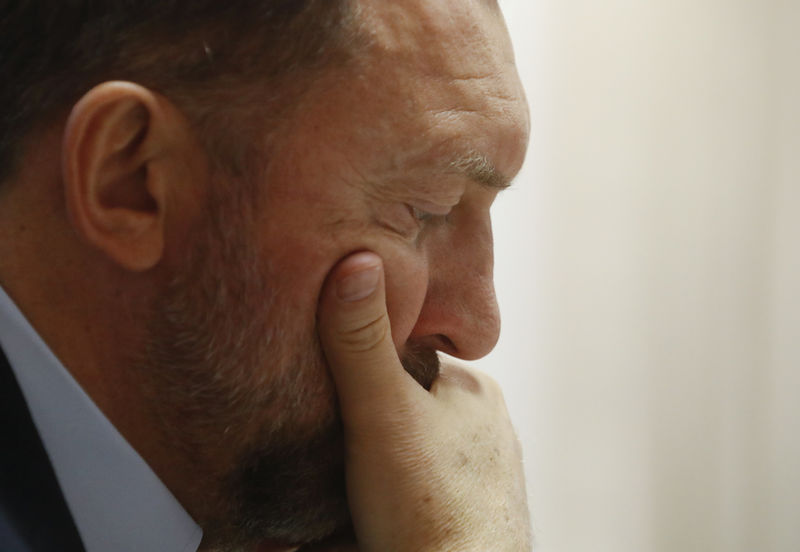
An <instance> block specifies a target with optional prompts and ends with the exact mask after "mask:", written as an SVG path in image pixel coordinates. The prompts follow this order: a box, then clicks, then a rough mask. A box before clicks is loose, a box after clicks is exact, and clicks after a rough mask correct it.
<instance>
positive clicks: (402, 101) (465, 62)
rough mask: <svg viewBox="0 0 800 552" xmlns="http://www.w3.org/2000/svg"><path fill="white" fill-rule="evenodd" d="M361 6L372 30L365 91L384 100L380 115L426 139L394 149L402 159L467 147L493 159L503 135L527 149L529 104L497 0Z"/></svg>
mask: <svg viewBox="0 0 800 552" xmlns="http://www.w3.org/2000/svg"><path fill="white" fill-rule="evenodd" d="M360 7H361V17H362V21H363V25H364V27H365V31H366V34H367V36H368V46H367V48H366V49H367V52H366V53H365V55H364V56H363V57H362V58H361V59H362V61H363V67H364V72H363V73H362V82H363V83H364V85H365V86H366V89H365V90H364V91H363V92H364V96H363V97H368V95H373V96H378V97H383V98H385V103H384V106H383V107H384V109H383V112H382V117H381V118H380V119H381V120H382V121H384V122H385V123H386V124H387V125H392V126H394V127H395V128H403V127H411V128H409V129H408V130H410V131H411V132H412V133H413V132H416V133H418V134H415V135H416V136H419V137H420V138H425V139H420V140H418V141H416V142H413V141H412V142H409V141H406V142H405V144H404V147H403V148H400V149H398V150H396V151H397V153H396V155H397V158H396V162H397V163H398V165H405V163H404V161H406V160H408V161H417V162H420V163H422V162H424V161H426V159H425V158H426V157H427V158H429V159H427V160H428V161H430V160H433V159H442V160H443V161H448V162H450V161H451V158H453V157H455V158H458V157H459V154H462V153H466V152H478V153H480V154H487V155H488V156H489V157H491V158H494V157H496V156H497V155H490V154H491V153H492V152H491V151H487V150H491V149H493V146H494V148H496V147H497V143H498V141H499V142H505V143H506V145H507V146H508V145H509V144H510V143H516V144H519V145H522V146H523V147H524V145H525V144H526V143H527V135H528V111H527V104H526V102H525V98H524V93H523V90H522V87H521V84H520V82H519V78H518V75H517V71H516V67H515V65H514V55H513V50H512V47H511V44H510V40H509V37H508V33H507V31H506V28H505V23H504V21H503V18H502V15H501V13H500V11H499V9H498V8H497V6H496V4H492V3H490V2H488V1H487V0H400V1H393V2H386V1H385V0H362V1H361V2H360ZM414 127H416V128H414ZM412 129H413V130H412ZM513 149H514V150H515V151H514V154H516V156H517V157H520V155H519V152H518V151H516V150H517V149H518V148H513ZM496 153H497V152H495V154H496ZM516 161H517V160H516V159H514V160H510V161H509V162H507V163H505V164H506V165H509V164H511V165H514V164H515V162H516ZM519 161H521V160H519ZM515 168H518V167H514V168H512V169H511V170H514V169H515Z"/></svg>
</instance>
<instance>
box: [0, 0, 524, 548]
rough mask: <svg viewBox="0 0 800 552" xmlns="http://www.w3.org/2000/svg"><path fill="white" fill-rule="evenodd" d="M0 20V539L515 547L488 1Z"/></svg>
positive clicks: (508, 91) (104, 9) (504, 116)
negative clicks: (442, 358) (490, 366)
mask: <svg viewBox="0 0 800 552" xmlns="http://www.w3.org/2000/svg"><path fill="white" fill-rule="evenodd" d="M0 5H1V6H2V12H1V13H2V19H0V21H2V22H1V23H0V42H2V48H1V49H0V52H2V56H3V57H2V61H0V80H2V82H3V83H4V85H3V90H2V92H1V94H2V100H3V101H2V102H1V103H2V110H3V111H2V129H1V130H0V166H1V167H2V173H1V174H0V177H2V183H1V184H0V285H2V289H3V293H2V294H0V345H1V346H2V349H3V351H4V353H5V357H7V360H8V362H7V364H8V365H7V366H6V362H5V361H3V362H0V364H1V365H2V366H0V368H3V369H2V370H0V371H1V372H2V373H3V374H5V375H4V376H3V377H4V379H3V382H4V383H3V402H4V404H5V405H6V406H4V407H3V414H2V415H3V416H4V420H3V424H4V425H5V427H6V429H5V430H3V431H4V435H3V437H2V438H3V439H4V440H5V443H6V444H4V448H3V452H2V456H3V460H2V462H3V463H4V464H3V480H2V493H3V494H2V501H3V509H2V511H0V539H3V540H0V542H2V547H1V548H3V550H6V549H10V550H56V549H57V550H87V551H89V552H95V551H98V550H176V551H177V550H195V549H197V548H198V546H200V548H201V549H203V550H233V549H254V548H257V549H258V550H262V551H266V550H294V549H296V548H297V547H298V546H302V545H310V544H313V543H316V546H318V548H317V549H322V550H325V549H327V550H333V549H334V547H336V546H349V548H347V549H348V550H350V549H353V550H355V549H357V550H361V551H370V550H375V551H378V550H380V551H385V550H397V551H406V550H407V551H412V550H413V551H419V550H437V551H438V550H481V551H483V550H526V549H528V548H529V546H530V537H529V531H528V521H527V513H526V507H525V499H524V496H525V495H524V484H523V482H522V476H521V467H520V461H519V449H518V446H517V443H516V439H515V437H514V434H513V430H512V429H511V427H510V425H509V422H508V419H507V415H506V412H505V407H504V406H503V401H502V396H501V394H500V392H499V390H498V389H497V387H496V385H495V384H494V383H493V382H491V380H489V379H488V378H487V377H486V376H484V375H481V374H478V373H476V372H474V371H471V370H470V369H468V368H466V367H463V366H457V365H454V364H451V363H444V364H442V365H441V366H440V364H439V359H438V356H437V352H441V353H446V354H448V355H451V356H454V357H458V358H462V359H466V360H470V359H475V358H478V357H480V356H483V355H484V354H486V353H487V352H488V351H489V350H490V349H491V348H492V347H493V346H494V343H495V342H496V339H497V334H498V330H499V321H498V315H497V306H496V303H495V299H494V292H493V285H492V243H491V226H490V219H489V207H490V205H491V203H492V201H493V199H494V198H495V196H496V194H497V193H498V192H499V191H500V190H502V189H503V188H504V187H506V186H507V185H508V182H509V178H511V177H512V176H513V175H514V174H516V172H517V171H518V170H519V167H520V165H521V163H522V160H523V157H524V152H525V147H526V142H527V135H528V119H527V108H526V104H525V101H524V97H523V93H522V90H521V87H520V84H519V81H518V78H517V75H516V71H515V68H514V63H513V55H512V52H511V48H510V45H509V42H508V37H507V34H506V31H505V28H504V25H503V21H502V16H501V14H500V12H499V9H498V7H497V6H496V4H495V3H494V2H490V1H488V0H407V1H402V2H385V1H383V0H358V1H352V2H347V1H344V0H342V1H334V0H327V1H326V0H316V1H314V0H304V1H303V0H295V1H286V0H283V1H278V0H271V1H270V0H261V1H256V0H241V1H239V2H228V3H220V2H215V1H211V0H194V1H192V2H182V1H178V0H173V1H165V0H158V1H157V0H131V1H127V2H121V1H119V0H98V1H92V2H88V1H84V2H81V1H73V2H46V1H44V0H39V1H33V0H30V1H24V0H23V1H10V0H7V1H4V2H0ZM201 534H202V543H200V539H201ZM337 543H338V544H337ZM342 543H349V544H342ZM338 549H344V548H338Z"/></svg>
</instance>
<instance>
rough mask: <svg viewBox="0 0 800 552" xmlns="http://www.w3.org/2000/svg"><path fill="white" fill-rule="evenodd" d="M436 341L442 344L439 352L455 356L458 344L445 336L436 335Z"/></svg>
mask: <svg viewBox="0 0 800 552" xmlns="http://www.w3.org/2000/svg"><path fill="white" fill-rule="evenodd" d="M436 339H437V341H439V342H440V343H441V346H440V347H439V350H440V351H442V352H443V353H447V354H448V355H455V353H456V351H458V349H457V348H456V344H455V343H453V341H452V340H451V339H450V338H449V337H447V336H446V335H444V334H436Z"/></svg>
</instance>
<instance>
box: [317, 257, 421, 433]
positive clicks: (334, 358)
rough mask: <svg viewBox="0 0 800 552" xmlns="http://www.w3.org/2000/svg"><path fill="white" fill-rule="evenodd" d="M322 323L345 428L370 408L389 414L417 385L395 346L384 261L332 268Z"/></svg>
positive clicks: (351, 260)
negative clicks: (404, 393)
mask: <svg viewBox="0 0 800 552" xmlns="http://www.w3.org/2000/svg"><path fill="white" fill-rule="evenodd" d="M317 324H318V331H319V336H320V341H321V343H322V349H323V351H324V352H325V357H326V358H327V360H328V364H329V366H330V370H331V375H332V377H333V380H334V383H335V385H336V390H337V394H338V396H339V401H340V406H341V409H342V417H343V418H344V420H345V422H346V423H347V422H348V421H353V420H352V416H354V415H357V412H364V413H366V414H367V415H368V413H369V412H370V411H372V409H371V407H370V405H375V404H379V405H380V406H381V408H382V409H386V408H387V406H389V405H390V404H391V403H392V398H393V397H397V396H399V395H400V394H401V393H399V391H400V390H401V389H403V388H404V387H408V386H409V385H410V384H414V385H415V386H416V383H415V382H414V381H413V379H411V377H410V376H408V374H406V372H405V371H404V370H403V366H402V364H401V363H400V359H399V358H398V356H397V351H396V349H395V346H394V342H393V341H392V331H391V326H390V324H389V315H388V313H387V311H386V291H385V279H384V272H383V262H382V261H381V259H380V257H378V256H377V255H376V254H375V253H371V252H369V251H363V252H359V253H354V254H352V255H349V256H348V257H345V258H344V259H343V260H342V261H340V262H339V264H338V265H336V266H335V267H334V268H333V270H332V271H331V273H330V274H329V275H328V279H327V281H326V282H325V285H324V287H323V289H322V294H321V296H320V304H319V309H318V312H317Z"/></svg>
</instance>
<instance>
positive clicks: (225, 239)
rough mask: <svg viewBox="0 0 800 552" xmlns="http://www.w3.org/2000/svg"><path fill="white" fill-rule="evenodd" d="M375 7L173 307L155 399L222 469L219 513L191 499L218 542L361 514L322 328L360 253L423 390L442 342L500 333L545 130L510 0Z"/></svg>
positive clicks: (217, 479)
mask: <svg viewBox="0 0 800 552" xmlns="http://www.w3.org/2000/svg"><path fill="white" fill-rule="evenodd" d="M361 8H362V18H363V21H364V25H365V28H366V29H367V30H368V31H369V33H370V39H371V40H370V44H369V45H368V46H366V47H365V50H364V51H361V52H359V53H358V54H357V55H356V59H355V61H354V62H353V63H351V64H350V65H349V66H348V67H346V68H344V69H338V70H336V71H333V72H331V73H330V74H327V75H325V76H324V77H323V78H322V79H321V80H320V81H319V82H317V83H316V84H315V85H314V87H313V89H312V90H310V91H309V92H308V94H306V95H305V96H304V97H303V99H302V100H301V104H300V106H299V108H298V109H297V111H296V112H295V114H294V115H293V116H292V119H291V121H290V122H289V123H288V124H287V125H286V127H285V128H283V129H282V130H281V132H280V136H279V138H278V139H277V143H278V146H277V147H276V148H274V149H273V150H272V152H271V154H270V155H271V156H272V157H271V158H270V159H269V160H268V163H266V165H267V166H268V169H267V170H266V171H265V172H264V174H263V175H259V180H260V181H259V182H257V183H256V184H257V185H258V187H259V188H260V190H261V192H260V194H259V196H260V197H259V199H258V201H257V202H256V203H255V204H253V203H249V202H248V200H247V198H246V197H244V195H242V194H235V193H231V192H230V190H229V189H218V190H216V191H212V194H211V195H212V198H214V197H215V198H216V199H214V201H213V203H214V205H213V206H212V208H211V209H210V210H209V217H210V219H211V220H209V221H208V222H207V224H206V225H205V226H206V230H205V235H204V236H202V237H200V238H198V240H197V245H196V246H193V247H191V248H189V249H188V251H187V255H186V258H185V262H184V263H183V267H182V272H183V275H182V276H179V277H178V278H176V280H175V282H174V283H173V285H172V286H171V288H170V290H169V291H168V292H167V293H166V294H165V296H164V297H163V298H162V300H161V301H160V302H159V304H158V305H157V306H156V313H155V314H154V317H153V323H152V327H151V328H150V335H151V344H150V347H149V349H148V358H147V362H148V363H149V365H150V366H161V367H162V369H159V370H156V371H157V372H158V374H157V375H156V376H154V377H155V378H156V381H157V384H155V385H154V386H153V389H154V390H155V391H154V392H153V396H154V398H156V399H157V402H158V403H159V405H158V406H157V408H158V409H159V413H160V414H161V416H162V417H163V419H164V423H165V426H167V430H166V431H167V434H168V435H170V436H171V437H172V438H174V439H175V440H176V441H177V443H178V445H179V446H180V447H181V448H182V450H183V453H184V454H185V456H186V457H187V458H191V459H192V462H193V464H195V465H196V466H200V467H199V468H195V469H198V470H199V471H203V472H205V473H207V474H209V477H208V479H209V487H210V488H211V490H209V489H206V488H203V489H198V500H201V499H200V497H201V496H203V497H205V502H206V503H207V504H208V505H209V506H208V507H207V508H206V509H205V510H206V511H204V509H203V508H200V507H198V508H194V509H193V508H191V507H190V511H191V512H192V513H193V514H194V515H195V516H196V517H199V518H202V519H201V520H200V521H201V523H204V524H205V528H206V531H207V533H211V534H212V537H211V538H212V539H213V538H220V539H221V538H229V536H228V535H225V537H223V534H225V533H228V532H232V531H240V532H243V533H246V534H247V533H249V534H248V535H247V536H248V537H253V538H257V537H264V536H267V537H269V538H273V539H275V540H279V541H295V542H297V541H301V540H304V539H308V538H319V537H322V536H324V535H325V534H327V533H330V532H331V531H333V530H334V529H336V528H337V527H338V526H340V525H342V524H343V523H346V521H347V509H346V502H345V500H344V487H343V485H342V473H343V472H342V464H341V463H342V449H341V446H342V442H341V433H340V429H339V421H338V416H337V413H336V412H337V411H336V399H335V391H334V388H333V384H332V381H331V379H330V377H329V375H328V371H327V368H326V364H325V359H324V356H323V354H322V353H321V350H320V347H319V343H318V338H317V336H316V330H315V325H316V322H315V317H316V309H317V302H318V297H319V294H320V291H321V289H322V286H323V283H324V281H325V278H326V276H327V274H328V273H329V271H330V270H331V268H332V267H333V266H334V265H335V264H336V263H337V262H338V261H339V260H340V259H341V258H343V257H344V256H346V255H347V254H349V253H352V252H354V251H358V250H370V251H373V252H375V253H377V254H378V255H379V256H380V257H381V258H382V259H383V262H384V266H385V273H386V292H387V307H388V312H389V317H390V320H391V324H392V335H393V339H394V342H395V344H396V346H397V350H398V353H399V355H400V356H401V358H402V359H403V360H404V365H405V366H406V368H407V370H409V371H410V372H411V373H412V374H413V375H415V377H417V379H418V380H419V381H421V382H422V383H425V384H429V383H430V381H426V380H430V378H431V377H433V376H434V375H435V370H436V364H435V362H436V361H435V355H434V354H433V352H434V351H437V350H438V351H443V352H445V353H448V354H451V355H453V356H456V357H460V358H463V359H475V358H478V357H481V356H483V355H485V354H486V353H487V352H489V350H491V348H492V347H493V346H494V344H495V342H496V339H497V336H498V331H499V318H498V312H497V305H496V302H495V297H494V289H493V283H492V235H491V224H490V217H489V208H490V206H491V204H492V201H493V200H494V197H495V195H496V194H497V192H498V189H499V188H501V187H502V186H503V185H504V184H505V183H506V182H507V179H508V178H510V177H512V176H513V175H515V174H516V172H517V171H518V170H519V167H520V165H521V163H522V160H523V157H524V152H525V147H526V142H527V132H528V122H527V108H526V104H525V101H524V97H523V93H522V90H521V86H520V84H519V81H518V78H517V75H516V70H515V68H514V65H513V58H512V52H511V48H510V45H509V42H508V38H507V35H506V32H505V28H504V26H503V23H502V20H501V18H500V16H499V12H496V11H494V10H492V9H491V8H488V7H484V5H483V3H482V2H477V1H476V2H469V1H462V2H457V1H452V2H450V1H442V2H426V1H418V2H417V1H411V2H383V1H380V0H376V1H374V2H373V1H363V2H361ZM219 185H220V186H223V185H224V183H219ZM229 185H230V186H236V185H237V184H235V183H229ZM166 367H168V369H166ZM198 512H199V513H198ZM215 531H216V532H218V533H219V537H214V536H213V533H214V532H215Z"/></svg>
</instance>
